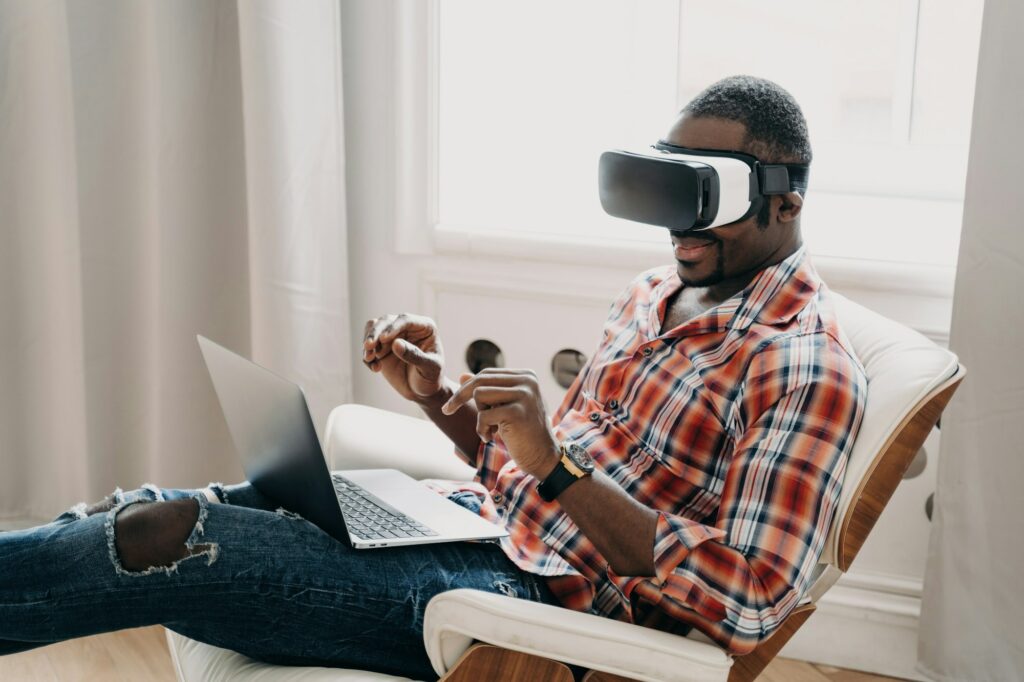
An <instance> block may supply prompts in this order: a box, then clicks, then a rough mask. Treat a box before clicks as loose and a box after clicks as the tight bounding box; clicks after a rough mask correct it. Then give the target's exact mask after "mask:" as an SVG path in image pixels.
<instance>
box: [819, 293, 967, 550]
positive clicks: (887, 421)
mask: <svg viewBox="0 0 1024 682" xmlns="http://www.w3.org/2000/svg"><path fill="white" fill-rule="evenodd" d="M830 295H831V296H832V299H833V301H834V304H835V312H836V319H837V320H839V324H840V327H841V328H842V329H843V332H844V333H845V334H846V336H847V338H848V339H849V340H850V344H851V345H852V346H853V350H854V353H855V354H856V355H857V358H858V359H859V360H860V362H861V364H862V365H864V370H865V372H866V373H867V377H868V399H867V404H866V405H865V409H864V419H863V421H862V423H861V427H860V431H859V432H858V434H857V440H856V442H855V443H854V445H853V452H851V453H850V460H849V462H848V463H847V466H846V475H845V477H844V478H843V489H842V493H841V495H840V497H839V506H838V508H837V509H836V515H835V517H834V520H833V523H832V527H831V528H830V530H829V535H828V540H827V541H826V543H825V548H824V549H823V550H822V554H821V559H820V561H821V562H822V563H829V564H835V563H836V561H837V556H838V552H839V530H840V526H842V524H841V523H839V522H838V521H839V520H841V519H843V518H844V517H845V516H846V513H847V511H848V510H849V509H850V505H851V504H852V502H853V495H854V493H856V492H857V488H858V486H859V485H860V482H861V480H862V479H863V478H864V476H866V475H867V474H868V473H869V471H870V470H871V468H872V465H873V463H874V460H875V457H876V456H877V455H878V454H879V453H880V450H881V448H882V446H883V445H884V444H885V442H886V441H887V440H888V439H889V437H890V436H891V435H892V434H893V432H894V431H895V429H896V427H897V426H899V424H900V422H902V421H903V419H904V418H905V417H906V416H907V415H908V414H909V413H910V411H911V410H912V409H913V408H914V407H915V406H916V405H917V404H918V403H919V402H920V401H921V399H922V398H924V397H925V396H927V395H928V394H929V393H930V392H931V391H933V390H934V389H935V388H936V387H938V386H939V385H940V384H942V383H943V382H944V381H945V380H946V379H948V378H949V377H950V376H952V375H953V374H954V372H955V371H956V368H957V365H958V361H957V357H956V355H954V354H953V353H951V352H949V351H948V350H945V349H944V348H942V347H940V346H938V345H936V344H935V343H933V342H932V341H931V340H929V339H927V338H926V337H925V336H923V335H922V334H919V333H918V332H916V331H914V330H913V329H911V328H909V327H907V326H905V325H902V324H899V323H898V322H894V321H892V320H890V319H889V318H887V317H883V316H882V315H879V314H878V313H876V312H874V311H871V310H869V309H867V308H865V307H864V306H862V305H859V304H857V303H854V302H853V301H851V300H850V299H848V298H846V297H845V296H842V295H840V294H837V293H835V292H830Z"/></svg>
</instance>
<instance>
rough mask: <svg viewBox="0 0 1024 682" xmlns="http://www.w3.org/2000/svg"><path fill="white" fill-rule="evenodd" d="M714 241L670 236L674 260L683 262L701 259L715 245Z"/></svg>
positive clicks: (702, 238)
mask: <svg viewBox="0 0 1024 682" xmlns="http://www.w3.org/2000/svg"><path fill="white" fill-rule="evenodd" d="M715 241H716V240H714V239H706V238H704V237H694V236H686V237H680V236H677V235H675V234H673V235H672V246H673V247H674V250H675V256H676V260H681V261H684V262H685V261H697V260H700V259H701V258H703V256H704V255H705V254H706V253H707V252H708V251H710V250H711V247H712V246H714V245H715Z"/></svg>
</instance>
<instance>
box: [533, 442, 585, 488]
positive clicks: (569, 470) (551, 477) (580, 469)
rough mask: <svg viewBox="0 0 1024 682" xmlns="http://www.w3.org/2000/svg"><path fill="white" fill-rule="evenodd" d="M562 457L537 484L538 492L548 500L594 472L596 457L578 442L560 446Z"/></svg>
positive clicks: (565, 443)
mask: <svg viewBox="0 0 1024 682" xmlns="http://www.w3.org/2000/svg"><path fill="white" fill-rule="evenodd" d="M559 450H561V452H562V459H560V460H559V461H558V464H557V465H555V470H554V471H552V472H551V473H550V474H548V477H547V478H545V479H544V480H543V481H541V482H540V484H539V485H538V486H537V492H538V493H539V494H540V496H541V498H542V499H544V501H546V502H554V500H555V498H556V497H558V496H559V495H561V494H562V492H563V491H564V490H565V489H566V488H568V487H569V486H571V485H572V484H573V483H575V482H576V481H578V480H580V479H581V478H583V477H585V476H590V475H591V474H592V473H594V459H593V458H592V457H591V456H590V455H589V454H588V453H587V451H586V450H584V449H583V446H581V445H580V444H578V443H574V442H572V441H566V442H564V443H562V444H561V445H560V446H559Z"/></svg>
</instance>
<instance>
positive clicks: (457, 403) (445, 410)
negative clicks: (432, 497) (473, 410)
mask: <svg viewBox="0 0 1024 682" xmlns="http://www.w3.org/2000/svg"><path fill="white" fill-rule="evenodd" d="M462 376H463V377H465V376H467V375H465V374H463V375H462ZM468 376H469V378H468V379H466V380H465V381H463V382H462V384H460V385H459V387H458V388H457V389H456V390H455V393H453V394H452V397H451V398H449V399H448V402H446V403H445V404H444V405H442V406H441V413H442V414H455V413H456V412H457V411H458V410H459V408H460V407H462V406H463V405H465V404H466V401H468V400H469V398H470V397H472V395H473V387H474V386H475V385H476V375H468Z"/></svg>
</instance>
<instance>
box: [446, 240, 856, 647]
mask: <svg viewBox="0 0 1024 682" xmlns="http://www.w3.org/2000/svg"><path fill="white" fill-rule="evenodd" d="M681 286H682V285H681V283H680V280H679V278H678V276H677V275H676V272H675V266H667V267H662V268H657V269H653V270H649V271H647V272H644V273H642V274H641V275H640V276H639V277H637V278H636V279H634V280H633V282H632V283H631V284H630V285H629V287H628V288H627V289H626V290H625V291H624V292H623V293H622V295H621V296H619V298H618V299H617V300H616V301H615V302H614V303H613V304H612V306H611V310H610V312H609V315H608V319H607V322H606V323H605V327H604V335H603V337H602V340H601V344H600V346H599V347H598V348H597V351H596V352H595V353H594V354H593V356H592V357H591V358H590V360H589V361H588V362H587V364H586V366H585V367H584V368H583V370H582V371H581V372H580V374H579V375H578V376H577V378H576V381H575V382H574V383H573V385H572V386H571V387H570V388H569V391H568V392H567V393H566V395H565V398H564V400H563V401H562V404H561V406H560V407H559V408H558V410H557V412H556V413H555V415H554V417H553V419H552V423H553V426H554V429H555V432H556V434H557V435H558V436H559V438H561V439H566V438H568V439H572V440H574V441H576V442H577V443H579V444H580V445H582V446H583V447H584V448H586V450H587V451H588V452H589V453H590V455H591V456H592V457H593V458H594V460H595V462H596V466H597V468H599V469H600V470H601V471H603V472H604V473H605V474H606V475H607V476H608V477H609V478H610V479H611V480H612V481H614V482H615V483H617V484H618V485H619V486H621V487H622V488H623V489H624V490H625V491H626V492H627V493H629V495H631V496H632V497H633V498H635V499H636V500H638V501H640V502H641V503H643V504H644V505H646V506H648V507H650V508H652V509H654V510H656V511H657V512H658V520H657V530H656V534H655V539H654V546H653V547H652V548H651V552H652V554H653V557H654V566H655V571H656V574H657V575H656V576H653V577H632V576H620V575H616V574H615V572H614V571H613V570H612V569H611V568H610V567H609V566H608V562H607V561H606V560H605V559H604V558H603V557H602V556H601V554H600V553H599V552H598V550H597V548H596V547H595V546H594V545H593V543H591V542H590V540H588V539H587V537H586V536H584V535H583V534H582V533H581V532H580V530H579V529H578V528H577V526H576V525H575V524H574V523H573V521H572V520H571V519H570V518H569V517H568V515H566V514H565V513H564V512H563V511H562V509H561V507H560V506H559V504H558V502H557V501H556V502H551V503H548V502H545V501H543V500H542V499H541V498H540V496H539V495H538V494H537V490H536V488H537V481H536V480H535V479H534V478H533V477H531V476H529V475H527V474H525V473H523V472H522V471H521V470H520V469H519V467H518V466H517V465H516V464H515V462H514V461H512V459H511V458H510V457H509V455H508V452H507V451H506V449H505V447H504V445H503V444H502V443H501V441H500V439H495V441H493V442H492V443H489V444H483V443H482V444H481V446H480V449H479V451H478V458H477V465H478V466H477V468H478V472H477V477H476V482H477V484H478V485H471V486H470V488H475V489H476V490H477V491H478V492H480V493H483V490H482V489H481V486H482V488H486V489H487V494H488V497H487V498H486V499H485V503H484V505H483V509H482V513H483V515H484V516H486V517H488V518H490V519H491V520H494V521H496V522H498V523H503V524H504V525H505V526H506V527H507V529H508V531H509V533H510V535H509V536H508V537H507V538H504V539H503V540H502V547H503V549H504V550H505V553H506V554H507V555H508V556H509V558H510V559H511V560H512V561H513V562H515V563H516V564H517V565H518V566H519V567H520V568H522V569H523V570H526V571H529V572H532V573H535V574H540V575H544V576H549V577H548V584H549V585H550V586H551V589H552V590H553V591H554V593H555V594H556V596H558V598H559V600H560V601H561V602H562V604H563V605H564V606H566V607H568V608H572V609H576V610H580V611H590V612H592V613H597V614H601V615H604V616H608V617H611V618H616V619H620V620H625V621H632V622H638V623H642V624H644V625H649V626H652V627H658V628H660V629H666V630H670V631H674V632H678V633H680V634H682V633H685V632H687V631H688V630H689V629H690V627H696V628H697V629H698V630H700V631H702V632H703V633H705V634H706V635H708V636H709V637H710V638H711V639H712V640H714V641H715V642H717V643H718V644H719V645H720V646H722V647H723V648H724V649H726V650H727V651H729V652H730V653H733V654H743V653H746V652H749V651H750V650H752V649H753V648H754V647H755V646H756V645H757V644H758V642H760V641H761V640H764V639H765V638H767V637H768V636H769V635H770V634H771V633H772V632H773V631H774V629H775V628H776V627H778V626H779V625H780V624H781V623H782V621H783V620H784V619H785V617H786V615H787V614H788V613H789V612H790V611H791V610H792V609H793V608H794V607H795V606H796V605H797V603H798V601H799V600H800V597H801V596H802V594H803V592H804V590H806V588H807V587H808V584H809V580H810V578H811V574H812V571H813V569H814V567H815V565H816V563H817V560H818V557H819V556H820V554H821V551H822V548H823V546H824V543H825V538H826V536H827V534H828V529H829V523H830V522H831V520H832V516H833V513H834V511H835V508H836V504H837V503H838V501H839V492H840V486H841V485H842V480H843V474H844V472H845V468H846V460H847V457H848V455H849V452H850V450H851V448H852V445H853V439H854V436H855V435H856V432H857V429H858V427H859V426H860V420H861V417H862V415H863V409H864V400H865V397H866V391H867V381H866V378H865V375H864V370H863V367H862V366H861V365H860V363H859V362H858V360H857V359H856V357H855V356H854V354H853V353H852V350H851V349H850V345H849V342H848V341H847V340H846V338H845V336H844V335H843V333H842V331H841V330H840V328H839V326H838V325H837V323H836V320H835V316H834V313H833V310H832V306H831V304H830V302H829V298H828V293H827V288H826V287H825V285H824V284H823V283H822V282H821V280H819V279H818V276H817V274H816V273H815V271H814V269H813V267H812V266H811V264H810V262H809V260H808V258H807V257H806V255H805V249H804V248H801V249H800V250H799V251H797V252H796V253H794V254H792V255H791V256H790V257H789V258H787V259H786V260H784V261H782V262H781V263H778V264H777V265H774V266H771V267H769V268H767V269H765V270H763V271H762V272H760V273H758V275H756V276H755V278H754V279H753V281H751V283H750V284H749V285H748V286H747V287H746V288H745V289H744V290H743V291H741V292H739V293H738V294H736V295H735V296H733V297H732V298H730V299H728V300H726V301H725V302H723V303H721V304H720V305H717V306H715V307H714V308H711V309H710V310H707V311H705V312H704V313H702V314H700V315H698V316H697V317H695V318H693V319H691V320H689V321H687V322H685V323H683V324H682V325H680V326H678V327H676V328H674V329H670V330H664V333H662V329H661V322H662V320H663V319H664V317H665V307H666V300H667V299H668V298H669V297H670V296H671V295H672V294H673V293H674V292H676V291H678V290H679V288H680V287H681ZM464 489H465V488H464Z"/></svg>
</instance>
